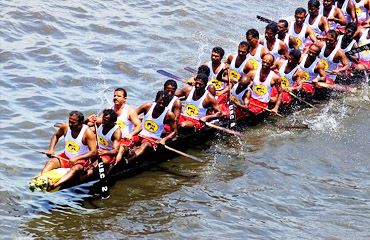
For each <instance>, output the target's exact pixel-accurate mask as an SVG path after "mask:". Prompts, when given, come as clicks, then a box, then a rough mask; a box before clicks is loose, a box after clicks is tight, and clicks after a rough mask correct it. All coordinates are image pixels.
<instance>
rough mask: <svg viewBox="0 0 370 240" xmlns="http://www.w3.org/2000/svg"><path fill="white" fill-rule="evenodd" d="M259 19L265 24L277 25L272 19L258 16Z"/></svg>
mask: <svg viewBox="0 0 370 240" xmlns="http://www.w3.org/2000/svg"><path fill="white" fill-rule="evenodd" d="M257 19H258V20H260V21H261V22H265V23H276V22H275V21H272V20H270V19H267V18H264V17H262V16H258V15H257Z"/></svg>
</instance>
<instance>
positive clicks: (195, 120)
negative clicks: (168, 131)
mask: <svg viewBox="0 0 370 240" xmlns="http://www.w3.org/2000/svg"><path fill="white" fill-rule="evenodd" d="M207 82H208V77H207V75H205V74H203V73H200V74H198V75H197V76H196V78H195V86H194V87H184V88H182V89H180V90H179V91H177V92H176V96H178V97H185V98H186V100H185V104H184V106H183V110H182V113H181V116H180V119H179V122H178V126H179V130H180V129H194V128H195V129H198V130H199V129H200V128H202V127H203V125H204V123H205V122H209V121H212V120H214V119H217V118H219V117H222V116H223V113H222V112H221V111H220V107H219V105H218V103H217V101H216V99H215V97H214V96H212V94H210V93H209V92H208V90H206V86H207ZM207 111H209V112H211V113H212V114H209V115H207Z"/></svg>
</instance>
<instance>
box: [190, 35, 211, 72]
mask: <svg viewBox="0 0 370 240" xmlns="http://www.w3.org/2000/svg"><path fill="white" fill-rule="evenodd" d="M193 39H194V42H195V43H196V44H197V49H198V51H197V63H196V66H200V65H202V64H203V62H204V54H206V53H209V52H210V44H209V39H208V37H207V36H206V35H204V34H203V32H202V31H197V32H196V33H195V35H194V36H193Z"/></svg>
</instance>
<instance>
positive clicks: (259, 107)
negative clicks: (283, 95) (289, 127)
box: [249, 102, 284, 117]
mask: <svg viewBox="0 0 370 240" xmlns="http://www.w3.org/2000/svg"><path fill="white" fill-rule="evenodd" d="M249 104H250V105H253V106H255V107H259V108H261V109H263V110H266V111H268V112H271V113H272V110H270V109H268V108H265V107H262V106H260V105H257V104H255V103H251V102H249ZM276 115H278V116H279V117H284V116H283V115H281V114H279V113H276Z"/></svg>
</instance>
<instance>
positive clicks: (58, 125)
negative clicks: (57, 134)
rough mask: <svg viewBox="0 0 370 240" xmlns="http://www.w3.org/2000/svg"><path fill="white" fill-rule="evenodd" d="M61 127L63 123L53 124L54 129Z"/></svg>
mask: <svg viewBox="0 0 370 240" xmlns="http://www.w3.org/2000/svg"><path fill="white" fill-rule="evenodd" d="M62 125H63V123H55V124H54V127H61V126H62Z"/></svg>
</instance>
